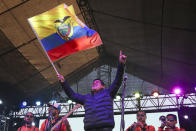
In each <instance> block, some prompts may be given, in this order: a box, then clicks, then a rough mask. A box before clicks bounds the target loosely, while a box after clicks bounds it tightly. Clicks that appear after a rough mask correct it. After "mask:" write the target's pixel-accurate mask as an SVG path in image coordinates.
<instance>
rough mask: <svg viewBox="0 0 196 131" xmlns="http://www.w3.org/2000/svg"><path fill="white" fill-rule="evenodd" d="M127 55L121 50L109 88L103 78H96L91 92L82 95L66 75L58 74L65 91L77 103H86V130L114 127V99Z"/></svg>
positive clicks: (99, 130)
mask: <svg viewBox="0 0 196 131" xmlns="http://www.w3.org/2000/svg"><path fill="white" fill-rule="evenodd" d="M126 58H127V56H125V55H123V54H122V51H120V56H119V64H118V69H117V73H116V77H115V80H114V81H113V82H112V85H111V86H110V87H109V88H107V89H106V88H105V85H104V83H103V81H102V80H100V79H95V80H94V81H93V83H92V87H91V90H92V92H91V94H87V95H81V94H78V93H75V92H74V91H73V90H72V89H71V87H70V86H69V84H68V83H67V82H66V81H65V79H64V77H63V76H62V75H60V74H57V76H58V78H59V80H60V82H61V85H62V87H63V89H64V91H65V93H66V94H67V95H68V97H70V98H71V99H72V100H74V101H75V102H77V103H80V104H81V105H84V109H85V116H84V129H85V131H112V129H113V128H114V125H115V123H114V112H113V99H114V98H115V95H116V94H117V92H118V90H119V88H120V86H121V83H122V79H123V73H124V67H125V63H126Z"/></svg>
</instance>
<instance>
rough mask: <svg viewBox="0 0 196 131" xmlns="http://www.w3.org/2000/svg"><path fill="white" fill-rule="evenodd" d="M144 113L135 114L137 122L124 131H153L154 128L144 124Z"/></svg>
mask: <svg viewBox="0 0 196 131" xmlns="http://www.w3.org/2000/svg"><path fill="white" fill-rule="evenodd" d="M146 118H147V117H146V113H145V112H144V111H138V112H137V122H134V123H133V124H132V125H131V126H130V127H129V128H128V129H126V131H155V128H154V126H152V125H147V124H146Z"/></svg>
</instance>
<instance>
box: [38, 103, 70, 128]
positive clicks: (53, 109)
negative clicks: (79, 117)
mask: <svg viewBox="0 0 196 131" xmlns="http://www.w3.org/2000/svg"><path fill="white" fill-rule="evenodd" d="M48 106H49V108H48V112H49V116H48V118H47V119H46V120H45V121H44V122H43V123H42V125H41V128H40V131H50V130H51V128H52V127H53V126H54V125H55V124H56V123H57V122H58V121H59V120H61V119H62V118H61V117H59V113H60V111H61V106H60V105H59V104H58V103H49V104H48ZM54 131H71V127H70V125H69V122H68V120H67V119H66V118H63V122H62V123H61V124H60V125H59V126H57V127H56V128H55V129H54Z"/></svg>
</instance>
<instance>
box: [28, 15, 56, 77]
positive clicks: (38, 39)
mask: <svg viewBox="0 0 196 131" xmlns="http://www.w3.org/2000/svg"><path fill="white" fill-rule="evenodd" d="M28 22H29V24H30V26H31V28H32V30H33V32H34V33H35V35H36V37H37V39H38V41H39V43H40V45H41V46H42V48H43V50H44V52H45V54H46V56H47V58H48V60H49V61H50V63H51V65H52V67H53V68H54V70H55V72H56V74H57V75H58V74H59V72H58V71H57V69H56V67H55V66H54V63H53V62H52V60H51V59H50V57H49V56H48V53H47V52H46V50H45V48H44V46H43V45H42V42H41V40H40V39H39V37H38V35H37V33H36V31H35V30H34V28H33V27H32V25H31V22H30V21H29V19H28Z"/></svg>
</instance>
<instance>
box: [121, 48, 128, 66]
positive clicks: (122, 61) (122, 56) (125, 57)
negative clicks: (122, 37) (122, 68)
mask: <svg viewBox="0 0 196 131" xmlns="http://www.w3.org/2000/svg"><path fill="white" fill-rule="evenodd" d="M126 59H127V56H126V55H123V54H122V51H121V50H120V56H119V62H120V63H122V64H125V63H126Z"/></svg>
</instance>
